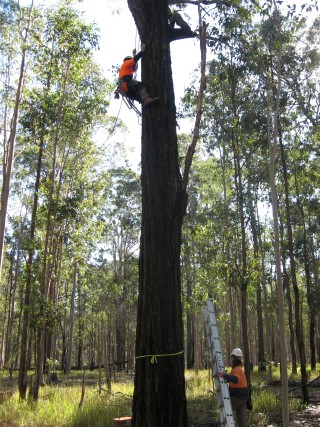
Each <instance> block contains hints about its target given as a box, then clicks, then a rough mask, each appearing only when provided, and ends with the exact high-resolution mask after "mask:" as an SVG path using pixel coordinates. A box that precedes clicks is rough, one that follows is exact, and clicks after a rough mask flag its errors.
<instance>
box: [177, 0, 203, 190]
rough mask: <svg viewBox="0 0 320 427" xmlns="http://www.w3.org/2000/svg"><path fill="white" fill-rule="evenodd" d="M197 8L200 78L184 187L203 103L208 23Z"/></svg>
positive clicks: (184, 174) (197, 135) (194, 146)
mask: <svg viewBox="0 0 320 427" xmlns="http://www.w3.org/2000/svg"><path fill="white" fill-rule="evenodd" d="M198 10H199V21H200V25H199V39H200V51H201V80H200V88H199V93H198V100H197V112H196V120H195V124H194V130H193V138H192V143H191V144H190V145H189V147H188V151H187V155H186V160H185V165H184V173H183V179H182V186H183V188H184V189H186V188H187V186H188V181H189V175H190V168H191V163H192V159H193V155H194V153H195V150H196V145H197V142H198V140H199V134H200V122H201V116H202V111H203V110H202V104H203V94H204V89H205V85H206V53H207V48H206V30H207V26H208V24H206V23H205V22H202V24H201V16H200V2H199V3H198Z"/></svg>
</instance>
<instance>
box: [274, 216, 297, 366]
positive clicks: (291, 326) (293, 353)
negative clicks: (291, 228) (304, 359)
mask: <svg viewBox="0 0 320 427" xmlns="http://www.w3.org/2000/svg"><path fill="white" fill-rule="evenodd" d="M278 215H279V220H280V236H281V237H280V239H281V247H282V248H284V247H285V244H284V236H283V234H284V231H283V228H284V227H283V221H282V220H281V216H280V212H279V213H278ZM281 260H282V276H283V290H284V292H285V294H286V299H287V305H288V324H289V345H290V354H291V362H292V368H291V371H292V373H293V374H297V372H298V371H297V353H296V346H295V331H294V322H293V310H292V306H293V304H292V297H291V286H290V280H289V275H288V272H287V265H286V262H287V256H286V253H285V251H284V250H282V251H281Z"/></svg>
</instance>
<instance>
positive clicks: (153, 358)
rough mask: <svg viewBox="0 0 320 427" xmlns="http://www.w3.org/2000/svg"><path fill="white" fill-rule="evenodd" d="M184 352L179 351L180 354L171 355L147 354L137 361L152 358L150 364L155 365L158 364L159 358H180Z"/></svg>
mask: <svg viewBox="0 0 320 427" xmlns="http://www.w3.org/2000/svg"><path fill="white" fill-rule="evenodd" d="M183 352H184V350H182V351H179V352H178V353H169V354H145V355H144V356H137V357H136V360H137V359H143V358H145V357H150V362H151V363H152V364H154V363H158V360H157V357H170V356H179V355H180V354H182V353H183Z"/></svg>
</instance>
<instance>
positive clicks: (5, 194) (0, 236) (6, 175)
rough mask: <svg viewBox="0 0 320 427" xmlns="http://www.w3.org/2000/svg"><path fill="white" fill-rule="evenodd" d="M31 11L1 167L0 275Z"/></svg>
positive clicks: (24, 38) (23, 43) (23, 39)
mask: <svg viewBox="0 0 320 427" xmlns="http://www.w3.org/2000/svg"><path fill="white" fill-rule="evenodd" d="M32 9H33V0H32V1H31V6H30V11H29V19H28V24H27V27H26V28H25V29H24V35H23V37H22V40H21V41H22V43H21V44H22V46H23V48H22V55H21V63H20V74H19V80H18V87H17V91H16V99H15V105H14V110H13V118H12V127H11V132H10V136H9V141H8V156H7V158H4V161H6V164H4V165H3V182H2V190H1V209H0V275H1V271H2V263H3V245H4V234H5V227H6V217H7V208H8V200H9V191H10V181H11V174H12V168H13V161H14V150H15V143H16V134H17V127H18V122H19V108H20V103H21V99H22V90H23V82H24V77H25V69H26V53H27V39H28V35H29V32H30V28H31V16H32Z"/></svg>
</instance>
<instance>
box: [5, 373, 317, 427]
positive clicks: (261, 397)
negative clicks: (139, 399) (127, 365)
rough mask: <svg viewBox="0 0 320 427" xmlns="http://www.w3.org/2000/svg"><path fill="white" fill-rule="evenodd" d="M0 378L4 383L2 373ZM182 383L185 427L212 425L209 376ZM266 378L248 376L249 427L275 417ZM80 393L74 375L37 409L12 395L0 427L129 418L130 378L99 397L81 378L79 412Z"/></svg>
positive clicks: (88, 426) (277, 395)
mask: <svg viewBox="0 0 320 427" xmlns="http://www.w3.org/2000/svg"><path fill="white" fill-rule="evenodd" d="M317 375H319V373H316V374H315V373H313V377H316V376H317ZM1 376H2V378H4V373H2V375H1ZM185 377H186V392H187V401H188V414H189V427H198V426H211V425H214V422H215V421H217V420H218V418H219V414H218V410H217V403H216V397H215V391H214V386H213V383H212V379H211V375H210V372H209V371H208V370H203V371H199V372H195V371H191V370H188V371H186V374H185ZM272 377H273V384H272V385H270V381H269V380H270V372H269V373H268V372H262V373H261V372H258V370H257V369H254V370H253V373H252V379H251V381H252V403H253V411H252V412H249V419H250V425H251V424H252V423H253V422H254V423H255V425H263V422H265V421H266V420H267V419H268V415H269V414H270V413H281V388H280V386H279V385H275V384H277V381H279V380H280V374H279V376H278V368H272ZM293 379H295V378H293ZM298 379H299V378H298V377H297V380H298ZM0 380H1V378H0ZM2 388H3V387H2ZM81 392H82V390H81V373H80V372H73V373H71V374H70V375H68V376H66V377H63V378H62V379H61V382H60V383H59V384H58V385H56V386H44V387H42V388H41V390H40V397H39V401H38V402H37V403H32V402H30V401H28V400H24V401H23V400H19V397H18V392H17V391H15V392H14V393H13V394H12V396H10V397H8V398H6V399H5V400H4V401H3V403H2V404H0V426H6V427H99V426H101V427H102V426H103V427H113V426H114V418H118V417H122V416H130V415H131V404H132V395H133V377H132V376H130V375H125V374H117V377H115V378H113V382H112V391H111V393H110V392H108V391H107V390H106V386H105V385H103V388H102V390H101V392H100V393H99V391H98V373H97V372H93V373H90V374H88V375H86V386H85V395H84V400H83V404H82V406H81V408H79V403H80V400H81ZM289 404H290V412H291V413H293V412H296V411H299V410H301V409H302V408H303V405H302V402H301V400H298V399H296V398H294V397H293V396H290V399H289ZM260 423H261V424H260Z"/></svg>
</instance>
